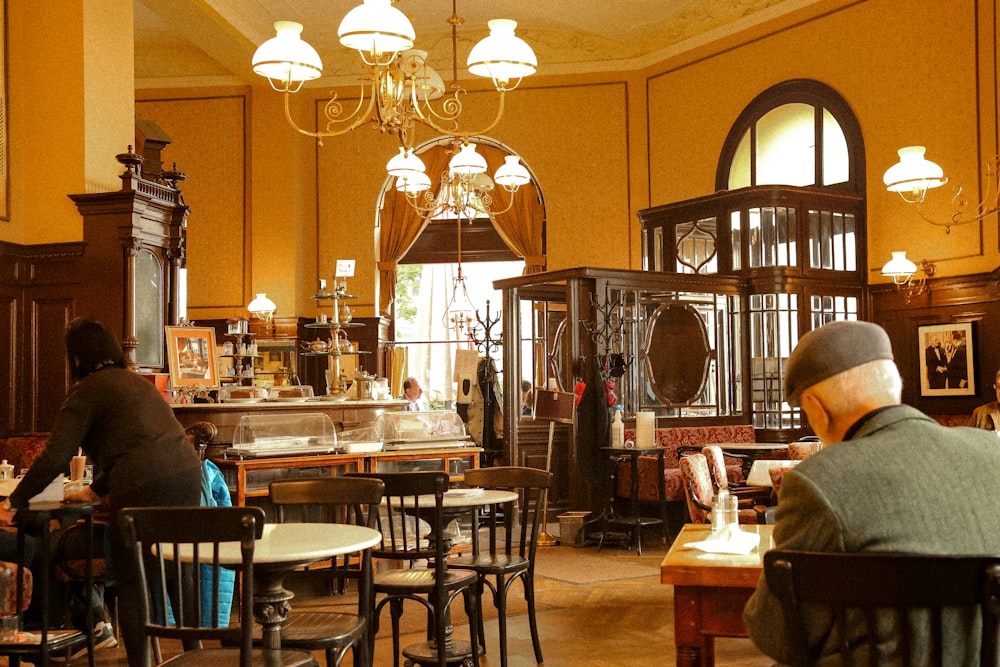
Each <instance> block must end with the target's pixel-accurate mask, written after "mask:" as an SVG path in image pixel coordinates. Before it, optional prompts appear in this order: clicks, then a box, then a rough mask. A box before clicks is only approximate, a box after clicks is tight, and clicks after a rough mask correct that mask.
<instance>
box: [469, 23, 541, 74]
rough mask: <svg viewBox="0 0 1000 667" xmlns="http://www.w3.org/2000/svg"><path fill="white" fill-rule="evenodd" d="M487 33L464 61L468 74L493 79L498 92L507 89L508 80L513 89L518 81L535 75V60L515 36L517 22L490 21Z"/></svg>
mask: <svg viewBox="0 0 1000 667" xmlns="http://www.w3.org/2000/svg"><path fill="white" fill-rule="evenodd" d="M489 26H490V34H489V36H488V37H484V38H483V39H482V40H480V41H479V43H478V44H476V45H475V46H474V47H472V51H470V52H469V59H468V60H467V61H466V62H467V64H468V67H469V72H470V73H472V74H474V75H476V76H481V77H485V78H487V79H493V85H495V86H496V87H497V88H498V89H506V88H507V83H508V82H509V81H514V82H515V84H514V87H516V86H517V83H519V82H520V79H522V78H523V77H526V76H530V75H532V74H534V73H535V70H536V69H537V68H538V58H536V57H535V52H534V51H532V50H531V47H530V46H528V43H527V42H525V41H524V40H523V39H521V38H520V37H518V36H517V35H515V34H514V28H516V27H517V21H512V20H510V19H493V20H492V21H490V22H489Z"/></svg>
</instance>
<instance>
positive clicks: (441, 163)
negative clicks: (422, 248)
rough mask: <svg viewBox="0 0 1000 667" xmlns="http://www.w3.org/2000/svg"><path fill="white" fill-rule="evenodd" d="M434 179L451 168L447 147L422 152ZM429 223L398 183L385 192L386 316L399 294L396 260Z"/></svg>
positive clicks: (382, 301)
mask: <svg viewBox="0 0 1000 667" xmlns="http://www.w3.org/2000/svg"><path fill="white" fill-rule="evenodd" d="M420 159H422V160H423V161H424V166H425V167H427V175H428V176H430V177H431V180H432V181H433V182H435V183H436V182H437V181H438V180H439V176H438V175H439V174H440V173H441V172H442V171H444V170H445V169H447V168H448V160H449V159H451V156H450V155H449V154H447V153H446V152H445V147H443V146H435V147H433V148H431V149H429V150H427V151H426V152H424V153H422V154H421V155H420ZM426 226H427V221H426V220H421V219H420V216H419V215H417V212H416V211H414V210H413V208H412V207H411V206H410V205H409V204H407V203H406V195H405V194H403V193H401V192H397V191H396V188H395V183H393V187H392V189H391V190H390V191H389V192H387V193H386V196H385V202H384V203H383V205H382V215H381V216H380V233H379V262H378V271H379V309H380V311H381V313H382V314H383V315H385V316H387V317H388V316H391V315H392V302H393V301H394V300H395V298H396V263H397V262H398V261H399V260H400V259H402V258H403V256H404V255H405V254H406V252H407V251H408V250H409V249H410V247H411V246H412V245H413V242H414V241H416V240H417V237H418V236H420V232H422V231H424V227H426Z"/></svg>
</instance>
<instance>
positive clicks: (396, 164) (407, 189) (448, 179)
mask: <svg viewBox="0 0 1000 667" xmlns="http://www.w3.org/2000/svg"><path fill="white" fill-rule="evenodd" d="M452 153H453V155H452V158H451V160H449V162H448V169H446V170H445V171H444V172H443V173H442V174H441V176H440V179H439V181H438V189H437V191H436V192H435V191H434V190H432V189H431V179H430V177H429V176H428V175H427V169H426V167H425V166H424V163H423V160H421V159H420V158H419V157H417V156H416V155H414V153H413V149H410V148H402V147H401V148H400V149H399V154H398V155H396V156H394V157H393V158H392V159H391V160H389V162H388V164H387V165H386V171H387V172H388V173H389V175H390V176H394V177H395V178H396V190H397V191H399V192H401V193H403V194H405V195H406V202H407V204H409V205H410V207H412V208H413V209H414V210H415V211H416V212H417V215H419V216H420V217H421V218H422V219H425V220H426V219H430V218H439V217H448V218H452V217H455V218H466V219H468V220H472V219H473V218H478V217H483V216H491V215H496V214H500V213H506V212H507V211H509V210H510V208H511V206H513V205H514V197H513V194H514V193H515V192H517V189H518V188H519V187H521V186H522V185H524V184H525V183H528V182H529V181H531V175H530V174H529V173H528V170H527V169H526V168H525V167H524V165H523V164H521V162H520V158H518V157H517V156H516V155H507V156H505V157H504V163H503V164H502V165H500V167H499V168H498V169H497V170H496V173H495V174H494V175H493V178H490V177H489V176H488V175H487V173H486V171H487V165H486V158H484V157H483V156H482V155H480V154H479V153H478V152H477V151H476V145H475V144H474V143H471V142H459V141H458V140H455V141H454V142H453V149H452ZM495 185H500V186H501V187H503V189H504V190H506V191H507V192H508V193H509V194H510V195H511V196H510V197H508V199H507V204H506V206H504V207H502V208H497V207H496V206H495V205H494V204H495V199H494V197H493V189H494V186H495Z"/></svg>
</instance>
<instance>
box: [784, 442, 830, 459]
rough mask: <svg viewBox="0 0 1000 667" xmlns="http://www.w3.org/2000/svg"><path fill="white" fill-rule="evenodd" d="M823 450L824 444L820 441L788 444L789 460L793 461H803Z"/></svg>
mask: <svg viewBox="0 0 1000 667" xmlns="http://www.w3.org/2000/svg"><path fill="white" fill-rule="evenodd" d="M821 449H823V443H822V442H819V441H818V440H809V441H805V442H802V441H800V442H790V443H788V458H790V459H791V460H793V461H802V460H804V459H806V458H808V457H810V456H812V455H813V454H815V453H816V452H818V451H819V450H821Z"/></svg>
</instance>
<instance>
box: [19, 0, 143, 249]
mask: <svg viewBox="0 0 1000 667" xmlns="http://www.w3.org/2000/svg"><path fill="white" fill-rule="evenodd" d="M39 11H41V12H42V13H44V19H43V18H42V17H41V16H39ZM7 21H8V25H7V34H8V35H9V39H8V44H7V68H8V69H7V90H6V104H7V107H6V109H5V118H6V119H8V120H9V124H8V125H7V137H6V139H7V140H8V142H9V143H8V146H7V147H8V149H9V153H8V155H7V156H6V157H7V163H6V165H5V167H7V168H8V169H9V177H10V210H9V215H6V216H4V217H9V219H7V220H0V240H3V241H9V242H12V243H21V244H39V243H57V242H63V241H79V240H80V239H81V238H82V237H83V220H82V218H81V217H80V214H79V213H78V211H77V209H76V206H75V205H74V204H73V202H72V201H70V199H69V198H68V197H67V195H68V194H79V193H84V192H99V191H105V190H117V189H118V188H119V187H120V186H121V181H120V180H119V179H118V174H120V173H121V171H122V169H123V168H122V166H121V165H120V164H118V163H117V162H116V161H115V154H117V153H121V152H125V150H126V148H127V146H128V145H129V144H130V143H132V138H133V136H134V122H133V111H132V101H133V96H132V95H133V80H134V77H133V74H132V2H131V0H84V1H83V2H58V3H46V4H45V6H44V7H41V8H40V6H39V5H38V4H37V3H31V2H8V3H7Z"/></svg>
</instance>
